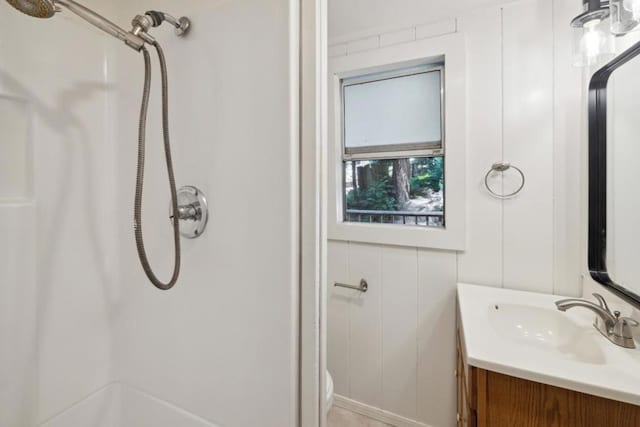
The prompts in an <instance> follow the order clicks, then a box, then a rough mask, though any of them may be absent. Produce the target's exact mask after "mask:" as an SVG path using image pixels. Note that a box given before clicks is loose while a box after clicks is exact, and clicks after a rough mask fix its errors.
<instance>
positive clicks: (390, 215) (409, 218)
mask: <svg viewBox="0 0 640 427" xmlns="http://www.w3.org/2000/svg"><path fill="white" fill-rule="evenodd" d="M345 221H347V222H369V223H378V224H405V225H421V226H425V227H444V212H412V211H372V210H361V209H347V211H346V213H345Z"/></svg>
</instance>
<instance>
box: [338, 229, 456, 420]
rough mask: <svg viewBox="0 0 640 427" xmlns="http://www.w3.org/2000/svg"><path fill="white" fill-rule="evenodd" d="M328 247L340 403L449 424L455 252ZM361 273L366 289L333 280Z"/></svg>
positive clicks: (352, 279) (353, 280)
mask: <svg viewBox="0 0 640 427" xmlns="http://www.w3.org/2000/svg"><path fill="white" fill-rule="evenodd" d="M328 250H329V255H328V260H329V265H330V268H329V273H328V279H329V288H330V289H329V305H328V336H329V341H328V349H327V353H328V366H329V371H330V372H331V375H332V377H333V379H334V386H335V392H336V394H337V398H336V404H337V405H338V406H346V407H347V408H348V409H351V410H355V411H359V412H361V413H364V414H365V415H368V416H374V417H376V418H378V419H381V420H383V421H386V422H389V423H395V425H402V426H447V425H449V424H450V420H451V419H453V417H454V416H455V382H454V381H453V375H454V374H453V373H454V370H455V310H454V307H455V286H456V281H457V280H456V279H457V278H456V253H455V252H447V251H434V250H423V249H416V248H404V247H390V246H378V245H367V244H361V243H351V242H337V241H330V242H329V247H328ZM361 278H364V279H366V280H367V282H368V284H369V289H368V291H367V292H366V293H361V292H358V291H355V290H350V289H344V288H339V287H335V286H333V285H334V283H335V282H341V283H348V284H357V283H358V282H359V281H360V279H361ZM434 361H437V363H434Z"/></svg>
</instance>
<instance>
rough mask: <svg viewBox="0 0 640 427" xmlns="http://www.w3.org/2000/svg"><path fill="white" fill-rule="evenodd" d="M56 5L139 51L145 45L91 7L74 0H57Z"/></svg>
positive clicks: (142, 41)
mask: <svg viewBox="0 0 640 427" xmlns="http://www.w3.org/2000/svg"><path fill="white" fill-rule="evenodd" d="M55 4H56V5H60V6H64V8H66V9H68V10H69V11H71V12H73V13H75V14H76V15H78V16H79V17H80V18H82V19H84V20H85V21H87V22H88V23H90V24H92V25H94V26H95V27H98V28H100V29H101V30H102V31H104V32H106V33H108V34H111V35H112V36H114V37H115V38H117V39H120V40H122V41H123V42H124V43H125V44H126V45H127V46H129V47H131V48H132V49H135V50H137V51H139V50H140V49H142V47H143V46H144V43H145V42H144V40H143V39H142V38H141V37H139V36H137V35H135V34H133V33H130V32H129V31H126V30H124V29H123V28H121V27H119V26H118V25H116V24H114V23H113V22H111V21H109V20H108V19H107V18H105V17H104V16H102V15H99V14H97V13H96V12H94V11H92V10H91V9H89V8H86V7H84V6H82V5H81V4H79V3H76V2H75V1H73V0H56V2H55Z"/></svg>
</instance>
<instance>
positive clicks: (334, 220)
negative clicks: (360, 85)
mask: <svg viewBox="0 0 640 427" xmlns="http://www.w3.org/2000/svg"><path fill="white" fill-rule="evenodd" d="M465 57H466V52H465V39H464V35H463V34H461V33H451V34H447V35H443V36H440V37H434V38H429V39H422V40H418V41H414V42H410V43H402V44H397V45H393V46H388V47H384V48H379V49H373V50H368V51H364V52H358V53H355V54H349V55H345V56H339V57H333V58H330V59H329V76H328V79H329V82H328V89H329V90H328V98H329V99H328V101H329V116H328V120H329V127H328V129H329V133H328V135H327V137H328V142H329V143H328V147H327V148H328V150H327V160H326V165H325V167H324V168H325V170H326V171H327V175H326V179H325V183H326V186H327V187H326V188H327V191H326V193H325V194H326V198H327V202H326V206H327V214H328V215H327V236H328V238H329V240H338V241H353V242H364V243H372V244H384V245H397V246H408V247H419V248H432V249H441V250H464V249H465V246H466V212H465V205H466V194H465V189H466V159H465V156H466V154H465V143H466V63H465ZM428 64H444V70H443V73H442V76H441V77H442V82H443V85H444V88H445V98H444V102H443V103H442V107H443V108H444V111H445V113H444V115H443V118H446V119H445V120H444V128H443V140H446V143H444V144H443V149H442V154H440V153H438V154H437V155H444V162H445V167H444V181H445V188H444V192H445V194H444V199H445V204H446V206H445V209H444V215H445V227H444V228H440V227H425V226H414V225H397V224H379V223H378V224H370V223H358V222H344V221H343V218H344V197H343V193H344V191H343V177H344V173H343V162H344V160H343V154H344V147H343V144H344V139H343V138H344V136H343V130H342V129H343V128H342V120H343V116H342V114H343V111H342V98H341V94H342V92H341V89H342V85H341V81H342V80H343V79H348V78H351V77H358V76H362V75H365V74H374V73H383V72H388V71H390V70H394V69H401V68H409V67H417V66H424V65H428ZM396 154H397V153H393V152H388V153H384V157H386V158H391V156H394V158H402V157H421V156H419V155H418V154H417V150H415V151H413V152H411V153H410V154H409V155H407V153H404V155H400V156H396ZM359 157H360V156H359Z"/></svg>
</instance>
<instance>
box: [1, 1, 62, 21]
mask: <svg viewBox="0 0 640 427" xmlns="http://www.w3.org/2000/svg"><path fill="white" fill-rule="evenodd" d="M7 2H8V3H9V4H10V5H11V6H13V7H15V8H16V9H18V10H19V11H20V12H22V13H26V14H27V15H29V16H32V17H34V18H51V17H52V16H53V15H54V14H55V13H56V5H55V4H54V3H53V0H7Z"/></svg>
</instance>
